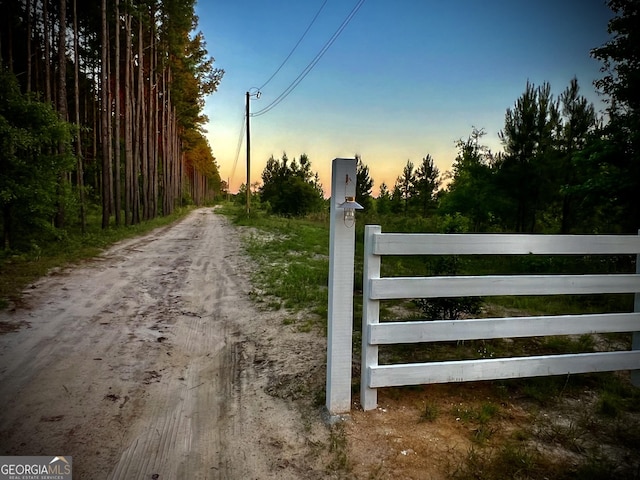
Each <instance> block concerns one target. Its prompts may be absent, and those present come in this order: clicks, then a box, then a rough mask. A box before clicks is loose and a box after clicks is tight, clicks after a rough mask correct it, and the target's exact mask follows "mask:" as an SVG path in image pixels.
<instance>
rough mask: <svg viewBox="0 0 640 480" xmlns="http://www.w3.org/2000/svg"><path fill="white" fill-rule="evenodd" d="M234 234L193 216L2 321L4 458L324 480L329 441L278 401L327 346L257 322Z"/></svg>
mask: <svg viewBox="0 0 640 480" xmlns="http://www.w3.org/2000/svg"><path fill="white" fill-rule="evenodd" d="M238 235H239V234H238V232H237V231H236V230H235V229H234V228H233V227H231V226H229V225H228V224H227V221H226V219H225V218H224V217H222V216H221V215H218V214H216V213H215V212H214V211H213V210H212V209H199V210H196V211H194V212H192V213H191V214H190V215H189V216H187V217H186V218H185V219H183V220H182V221H180V222H178V223H177V224H175V225H173V226H170V227H166V228H163V229H160V230H156V231H154V232H152V233H151V234H149V235H146V236H144V237H141V238H137V239H134V240H129V241H125V242H122V243H119V244H117V245H116V246H114V247H113V248H111V249H109V250H108V251H106V252H105V253H104V254H103V255H101V256H100V257H98V258H96V259H95V260H91V261H89V262H86V263H85V264H83V265H81V266H77V267H73V268H69V269H65V270H63V271H60V272H57V273H52V274H50V275H48V276H47V277H45V278H43V279H41V280H39V281H38V282H36V283H35V284H34V285H32V286H31V288H29V289H27V291H26V292H25V295H24V299H23V302H22V304H20V305H18V306H17V307H16V308H14V309H12V310H11V311H9V312H1V313H0V325H2V326H3V327H4V328H3V330H5V331H6V330H12V331H8V332H7V333H4V334H3V335H0V406H1V408H2V413H1V414H0V451H1V452H2V454H3V455H71V456H73V466H74V478H77V479H91V480H93V479H114V480H115V479H127V480H129V479H160V480H162V479H189V480H192V479H270V478H278V479H287V478H290V479H314V478H326V476H327V473H326V458H324V457H325V456H326V455H327V449H326V448H325V447H326V445H327V438H328V430H327V428H326V427H325V426H324V424H323V423H322V422H321V421H320V420H319V416H318V415H315V416H312V417H313V418H311V419H310V418H307V416H306V415H304V414H303V413H301V411H300V409H299V408H297V407H296V406H294V405H293V402H292V401H291V397H292V396H293V395H292V394H291V395H290V394H288V393H287V392H292V391H295V388H292V385H294V384H295V379H296V378H298V377H300V378H302V377H304V378H308V376H309V375H318V374H321V368H322V362H323V354H324V345H323V343H324V341H325V340H324V339H322V338H319V336H318V335H317V334H313V333H309V334H305V333H301V332H295V331H293V330H290V329H288V327H286V326H284V325H283V322H282V319H280V318H278V315H277V313H267V312H263V311H260V310H257V309H256V307H255V305H254V304H253V303H252V302H251V301H250V299H249V293H250V289H251V287H250V284H249V283H248V280H247V278H248V275H247V274H248V272H249V269H250V265H249V263H248V260H247V259H246V258H245V257H243V255H242V254H241V251H240V247H239V245H240V241H239V238H238ZM310 365H317V367H315V366H314V367H312V368H311V369H310V368H309V366H310ZM310 370H311V371H310ZM267 392H269V393H270V394H269V393H267ZM287 397H289V398H287Z"/></svg>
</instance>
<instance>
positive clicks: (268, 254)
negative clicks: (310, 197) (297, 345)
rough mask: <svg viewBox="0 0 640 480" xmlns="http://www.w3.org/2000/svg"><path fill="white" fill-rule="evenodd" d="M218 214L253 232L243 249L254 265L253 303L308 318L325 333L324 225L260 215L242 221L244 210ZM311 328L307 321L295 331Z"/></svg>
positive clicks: (326, 230) (326, 265) (326, 268)
mask: <svg viewBox="0 0 640 480" xmlns="http://www.w3.org/2000/svg"><path fill="white" fill-rule="evenodd" d="M222 212H223V213H225V214H226V215H228V216H229V217H230V218H231V219H232V220H233V222H234V223H235V224H236V225H239V226H245V227H251V229H252V230H251V231H249V232H248V233H247V235H246V236H245V241H244V246H245V249H246V252H247V253H248V254H249V256H250V257H251V258H252V260H253V261H254V262H255V267H254V273H253V275H252V282H253V285H254V287H255V289H256V292H255V295H254V299H255V300H256V301H258V302H259V303H261V304H262V305H263V307H264V308H268V309H275V310H278V309H280V308H285V309H287V310H289V311H291V312H303V311H304V312H309V313H311V314H312V315H313V318H314V321H315V322H316V323H317V325H319V326H323V328H324V325H325V323H326V322H324V320H325V318H326V315H327V305H328V291H327V284H328V272H329V225H328V223H327V222H326V220H324V221H323V220H320V221H318V220H310V219H291V218H286V217H277V216H269V215H266V214H264V213H263V212H260V211H254V212H252V213H251V214H250V215H249V216H247V215H246V213H245V212H244V211H243V209H240V208H238V207H233V206H230V205H227V206H225V208H223V209H222ZM292 323H293V321H292ZM310 328H311V324H310V323H309V321H306V322H303V323H302V324H301V325H300V326H299V329H301V330H302V331H306V330H309V329H310Z"/></svg>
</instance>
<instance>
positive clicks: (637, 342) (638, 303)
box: [631, 230, 640, 387]
mask: <svg viewBox="0 0 640 480" xmlns="http://www.w3.org/2000/svg"><path fill="white" fill-rule="evenodd" d="M638 235H640V230H638ZM636 273H637V274H638V275H640V254H638V255H637V256H636ZM633 303H634V308H633V310H634V311H635V312H640V292H636V294H635V296H634V302H633ZM631 350H640V332H633V335H632V337H631ZM631 383H632V384H633V385H634V386H636V387H640V370H631Z"/></svg>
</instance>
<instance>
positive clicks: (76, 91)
mask: <svg viewBox="0 0 640 480" xmlns="http://www.w3.org/2000/svg"><path fill="white" fill-rule="evenodd" d="M79 44H80V41H79V32H78V10H77V0H73V56H74V59H73V63H74V67H73V81H74V85H73V97H74V101H75V121H76V126H77V128H78V133H77V138H76V157H77V166H76V177H77V178H76V185H77V188H78V200H79V202H80V228H81V229H82V233H85V230H86V225H87V215H86V212H85V204H84V168H83V165H82V135H81V132H82V130H81V128H80V75H79V69H80V66H79V63H80V45H79Z"/></svg>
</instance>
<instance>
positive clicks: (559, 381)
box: [226, 209, 640, 479]
mask: <svg viewBox="0 0 640 480" xmlns="http://www.w3.org/2000/svg"><path fill="white" fill-rule="evenodd" d="M226 213H227V214H229V215H230V216H231V217H232V218H233V219H234V222H235V223H237V224H238V225H243V226H246V227H250V228H251V230H249V231H248V232H252V233H248V234H247V237H246V238H247V240H246V249H247V252H248V253H249V254H250V255H251V257H252V259H253V260H254V262H255V264H256V271H255V274H254V278H253V281H254V285H255V286H256V288H257V291H258V293H256V295H255V297H256V300H258V301H260V302H261V303H262V304H263V305H264V307H265V308H275V309H280V308H286V309H287V310H290V312H291V314H289V313H288V314H287V316H286V319H285V320H284V323H285V324H286V325H288V326H293V327H297V328H299V329H305V330H303V331H308V330H310V329H311V328H312V327H317V326H318V325H321V326H323V327H324V325H325V318H326V306H327V280H328V279H327V272H328V243H329V224H328V221H327V220H326V218H322V219H321V220H311V219H291V218H278V217H268V216H266V215H263V214H262V213H260V212H253V213H252V214H251V215H250V216H247V215H245V214H244V212H239V211H238V210H235V211H234V210H233V209H227V211H226ZM362 223H363V222H361V223H358V224H357V225H356V257H355V277H354V280H355V282H354V332H353V333H354V334H353V353H354V356H355V358H357V356H358V355H359V352H360V336H361V335H360V320H361V306H362V294H361V289H362V257H363V245H362V227H363V225H362ZM383 231H389V230H388V229H385V228H384V226H383ZM452 264H453V265H454V267H455V269H456V270H457V272H456V273H457V274H491V273H494V274H510V273H511V274H521V273H586V272H594V273H602V272H609V271H617V272H623V271H628V270H629V269H632V268H633V261H631V260H629V259H628V258H617V257H616V258H612V259H599V258H591V257H587V258H583V257H581V258H546V259H545V258H542V259H537V258H536V259H534V258H531V257H528V256H522V257H521V258H515V257H505V258H493V259H479V258H459V259H455V260H454V261H453V263H452V262H451V261H450V260H447V261H443V260H442V259H438V258H433V259H428V258H427V259H426V258H424V257H412V256H409V257H392V258H385V259H383V261H382V273H383V275H396V276H397V275H405V276H412V275H432V274H440V273H442V272H440V271H439V270H440V269H442V268H443V265H444V266H445V267H446V266H451V265H452ZM445 273H446V272H445ZM632 309H633V296H632V295H592V296H569V295H564V296H536V297H491V298H489V299H485V304H484V307H483V313H482V316H489V317H490V316H495V317H503V316H530V315H553V314H556V315H560V314H571V313H574V314H578V313H596V312H607V311H630V310H632ZM300 312H302V315H300ZM306 312H309V313H310V315H307V314H306ZM380 313H381V319H383V320H384V321H393V320H410V319H416V318H420V313H421V312H420V310H419V309H418V308H417V307H416V306H415V304H413V303H412V302H411V301H410V300H403V301H388V302H382V303H381V312H380ZM301 318H303V319H304V320H301ZM603 341H605V342H610V343H611V344H612V345H613V344H615V345H622V347H621V348H628V347H629V346H630V342H631V335H630V334H626V333H623V334H607V335H602V336H600V338H599V340H598V342H603ZM597 347H598V345H597V344H596V339H595V338H594V337H593V336H591V335H582V336H553V337H536V338H519V339H500V338H498V339H493V340H474V341H465V342H438V343H421V344H407V345H391V346H381V347H380V361H381V363H405V362H416V361H440V360H457V359H481V358H499V357H508V356H526V355H544V354H561V353H577V352H591V351H594V350H596V349H597ZM353 382H354V383H353V387H354V391H357V383H358V382H359V378H354V379H353ZM491 385H492V388H493V389H494V390H495V396H494V397H492V398H491V399H490V400H489V399H488V400H487V401H483V402H481V403H480V404H478V405H475V406H468V407H455V408H453V409H452V410H451V411H450V414H451V415H455V418H460V421H461V422H463V423H465V424H466V426H467V427H468V429H469V435H470V440H471V442H472V444H473V448H472V449H471V450H470V451H469V452H468V455H467V456H466V458H465V459H463V461H462V462H461V463H460V464H459V465H453V466H452V468H451V469H450V477H451V478H458V479H471V478H473V479H477V478H483V479H485V478H486V479H503V478H522V479H525V478H531V479H534V478H545V477H547V478H557V479H577V478H593V479H599V478H611V476H612V475H614V474H615V475H618V476H620V475H622V476H620V477H619V478H629V477H625V476H624V475H627V474H629V472H628V471H626V470H623V469H621V467H620V466H618V467H616V466H615V465H612V464H611V462H608V461H604V460H603V458H606V456H605V454H606V448H605V447H604V446H601V445H599V444H594V442H593V441H590V440H589V439H592V438H602V439H603V442H606V443H607V444H609V445H624V446H626V447H628V448H630V449H631V451H633V452H638V445H640V433H639V432H640V425H639V424H638V420H637V418H636V417H637V413H638V412H639V411H640V393H639V392H640V389H637V388H634V387H632V386H631V384H630V382H629V379H628V376H625V375H623V374H615V373H602V374H583V375H571V376H552V377H534V378H524V379H512V380H507V381H495V382H492V383H491ZM405 388H411V387H405ZM405 391H406V390H404V389H402V388H397V389H389V390H388V392H387V394H388V395H389V396H390V398H395V397H394V396H397V397H398V398H401V397H402V395H403V393H402V392H405ZM585 392H591V393H590V394H592V395H593V394H595V395H596V396H597V398H596V399H595V400H593V401H592V402H591V403H589V404H588V405H587V404H584V406H583V407H582V408H581V411H580V412H579V415H578V416H577V418H576V419H575V420H573V421H571V422H569V423H568V424H566V425H562V424H554V423H552V422H548V421H547V422H545V421H543V420H541V418H542V416H540V417H536V413H535V412H536V411H553V410H554V409H561V408H567V407H566V405H565V403H564V402H566V401H567V400H572V399H576V398H580V396H581V395H583V394H584V393H585ZM504 402H523V404H524V405H527V406H528V407H527V408H531V409H532V420H531V423H529V424H527V423H524V424H522V425H520V426H519V428H517V429H516V430H515V431H514V432H512V433H511V434H509V435H508V436H507V437H506V438H505V437H503V436H501V435H499V432H500V428H501V424H502V422H503V421H504V420H505V419H504V418H503V413H502V412H503V411H504V410H503V407H502V405H503V403H504ZM442 413H443V412H441V411H439V409H438V406H437V405H436V404H435V403H427V404H425V405H424V408H423V409H422V411H421V412H420V414H419V418H418V419H417V421H418V422H434V421H436V420H437V419H438V418H439V416H440V415H442ZM343 442H344V437H343V432H339V431H334V432H333V433H332V442H331V451H332V453H333V455H334V458H333V460H332V464H331V468H333V469H336V468H337V469H343V470H345V469H348V459H347V458H346V456H345V447H344V443H343ZM535 442H541V443H542V444H549V443H554V444H555V445H556V446H557V448H559V449H564V450H566V451H568V452H571V454H572V455H578V456H579V461H576V462H575V463H574V464H571V465H567V464H562V463H558V462H557V459H554V458H553V457H550V456H547V455H545V454H544V452H541V451H540V450H539V449H538V448H537V447H536V446H535Z"/></svg>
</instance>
